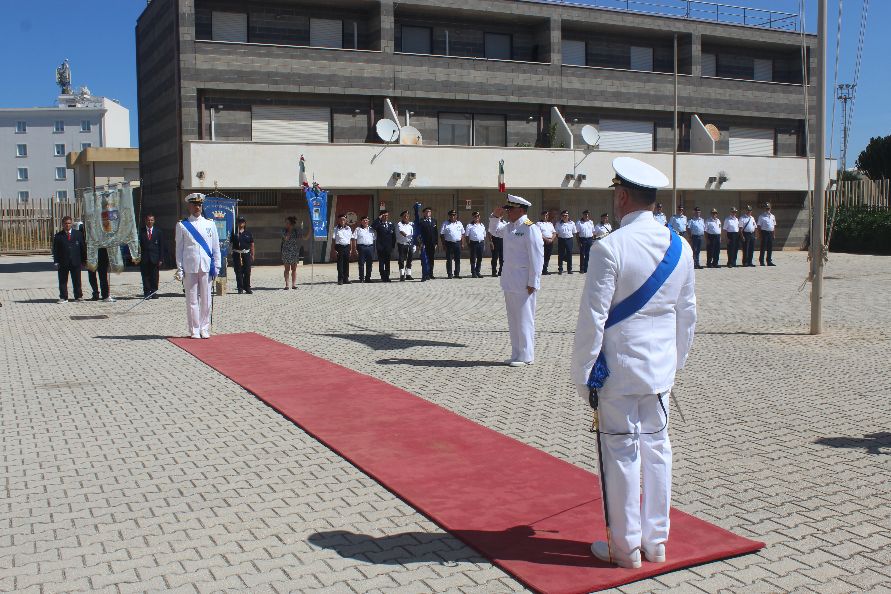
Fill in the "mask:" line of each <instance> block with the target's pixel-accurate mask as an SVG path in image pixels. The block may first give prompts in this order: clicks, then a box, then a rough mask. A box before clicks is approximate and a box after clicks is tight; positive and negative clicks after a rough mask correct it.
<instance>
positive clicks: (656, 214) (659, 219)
mask: <svg viewBox="0 0 891 594" xmlns="http://www.w3.org/2000/svg"><path fill="white" fill-rule="evenodd" d="M653 218H654V219H656V222H657V223H659V224H660V225H665V224H666V223H667V219H666V218H665V213H662V212H654V213H653Z"/></svg>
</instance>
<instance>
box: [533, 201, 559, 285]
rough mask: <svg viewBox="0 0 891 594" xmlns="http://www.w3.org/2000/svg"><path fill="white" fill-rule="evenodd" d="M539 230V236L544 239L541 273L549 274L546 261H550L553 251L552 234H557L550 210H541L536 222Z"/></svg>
mask: <svg viewBox="0 0 891 594" xmlns="http://www.w3.org/2000/svg"><path fill="white" fill-rule="evenodd" d="M536 225H538V228H539V229H540V230H541V238H542V240H543V241H544V264H543V265H542V267H541V273H542V274H551V271H550V270H548V263H549V262H550V261H551V253H552V252H553V251H554V236H555V235H556V234H557V231H556V229H554V224H553V223H552V222H551V211H549V210H543V211H541V218H539V219H538V222H537V223H536Z"/></svg>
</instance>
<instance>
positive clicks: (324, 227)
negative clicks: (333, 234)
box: [306, 186, 328, 240]
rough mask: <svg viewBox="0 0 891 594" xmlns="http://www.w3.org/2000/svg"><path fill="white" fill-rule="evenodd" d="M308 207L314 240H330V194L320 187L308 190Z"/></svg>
mask: <svg viewBox="0 0 891 594" xmlns="http://www.w3.org/2000/svg"><path fill="white" fill-rule="evenodd" d="M306 205H307V206H308V207H309V219H310V221H312V233H313V238H314V239H321V240H325V239H328V192H326V191H325V190H322V189H321V188H319V187H318V186H313V187H312V188H306Z"/></svg>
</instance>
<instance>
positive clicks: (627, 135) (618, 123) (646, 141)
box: [600, 120, 654, 153]
mask: <svg viewBox="0 0 891 594" xmlns="http://www.w3.org/2000/svg"><path fill="white" fill-rule="evenodd" d="M653 128H654V125H653V122H639V121H633V120H600V150H602V151H634V152H639V153H645V152H652V150H653Z"/></svg>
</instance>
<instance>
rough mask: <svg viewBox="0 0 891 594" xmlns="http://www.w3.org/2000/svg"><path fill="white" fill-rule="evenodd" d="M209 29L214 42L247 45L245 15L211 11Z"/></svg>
mask: <svg viewBox="0 0 891 594" xmlns="http://www.w3.org/2000/svg"><path fill="white" fill-rule="evenodd" d="M211 27H212V31H213V40H214V41H233V42H237V43H247V14H245V13H243V12H219V11H216V10H215V11H213V14H212V17H211Z"/></svg>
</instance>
